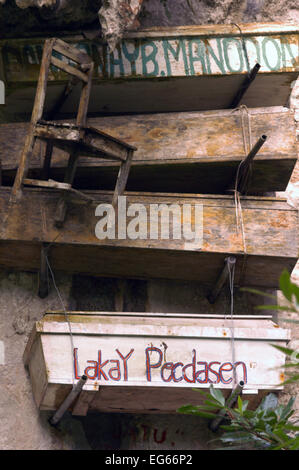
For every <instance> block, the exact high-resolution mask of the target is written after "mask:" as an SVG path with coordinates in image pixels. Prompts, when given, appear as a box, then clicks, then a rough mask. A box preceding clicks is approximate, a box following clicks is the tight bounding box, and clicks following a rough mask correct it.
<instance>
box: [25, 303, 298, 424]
mask: <svg viewBox="0 0 299 470" xmlns="http://www.w3.org/2000/svg"><path fill="white" fill-rule="evenodd" d="M67 317H68V318H67V319H66V314H65V313H64V312H49V313H47V314H45V316H44V317H43V318H42V320H41V321H38V322H37V323H36V324H35V327H34V329H33V331H32V334H31V337H30V339H29V342H28V344H27V347H26V350H25V353H24V362H25V365H26V366H27V367H28V368H29V373H30V378H31V382H32V388H33V394H34V398H35V401H36V404H37V406H38V408H39V409H40V410H56V409H57V408H59V407H60V405H61V404H62V402H63V401H64V400H65V398H66V397H67V396H68V395H69V393H70V391H71V389H72V385H73V383H76V382H78V380H79V378H80V377H81V376H82V375H86V376H87V382H86V383H85V385H84V386H83V390H82V391H81V394H80V395H79V397H78V399H77V401H76V402H75V403H73V404H72V407H71V409H72V412H73V414H81V415H84V414H86V413H87V411H88V410H90V411H101V412H139V413H157V412H162V413H170V412H176V410H177V409H178V408H179V407H180V406H182V405H184V404H187V403H193V404H199V403H201V401H202V397H201V395H200V394H199V393H197V392H196V391H194V388H199V389H208V387H210V385H211V384H213V386H214V387H215V388H220V389H222V390H223V391H224V394H225V395H226V396H228V395H229V394H230V392H231V391H232V389H233V388H234V387H235V384H236V382H237V383H238V384H239V383H241V384H243V393H244V395H245V396H246V398H249V399H250V400H251V405H256V404H257V403H258V402H259V401H260V400H261V398H262V397H263V396H264V394H265V393H267V392H269V391H274V390H281V389H282V388H283V387H282V385H280V384H281V383H282V382H283V381H284V370H283V366H284V363H285V355H284V354H283V353H282V352H280V351H278V350H277V349H276V348H274V347H273V345H278V346H286V344H287V341H288V340H289V334H290V332H289V330H285V329H282V328H280V327H279V326H278V325H277V324H275V323H273V322H272V321H271V317H265V316H246V315H244V316H237V317H234V319H233V320H232V319H230V318H226V317H224V316H221V315H214V316H208V315H196V314H188V315H186V314H159V313H157V314H152V313H146V314H144V313H128V312H127V313H113V312H108V313H107V312H69V313H68V314H67ZM70 331H71V333H72V336H71V335H70ZM232 335H233V337H234V341H233V342H232ZM247 395H248V396H247ZM250 397H251V398H250Z"/></svg>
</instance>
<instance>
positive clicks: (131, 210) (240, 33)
mask: <svg viewBox="0 0 299 470" xmlns="http://www.w3.org/2000/svg"><path fill="white" fill-rule="evenodd" d="M70 40H71V41H72V42H76V41H77V43H79V47H81V48H83V49H84V50H86V51H87V52H88V53H89V54H90V55H91V56H92V57H93V58H94V61H95V63H96V67H95V76H94V86H93V95H92V97H91V102H90V109H89V111H90V116H91V118H90V122H89V124H91V125H92V126H94V127H98V128H100V129H101V130H102V131H104V132H107V133H109V134H112V135H114V136H115V137H116V138H122V139H124V140H126V141H128V143H131V144H133V145H135V146H136V147H138V151H137V152H136V158H135V160H134V162H133V166H132V172H131V175H130V179H129V182H128V188H127V189H129V191H128V192H127V193H126V194H125V196H123V197H122V199H121V201H119V204H118V208H117V209H116V211H115V208H113V207H111V204H110V203H111V198H112V192H111V191H109V190H110V189H111V188H112V186H113V182H114V179H115V177H116V174H117V166H116V165H115V163H114V162H111V161H109V160H108V161H107V162H106V163H105V164H99V163H98V162H97V161H90V162H89V163H87V161H86V159H85V158H84V155H82V156H81V158H80V163H79V167H78V177H77V180H76V183H75V184H76V185H77V187H78V188H81V189H83V191H85V192H86V194H88V195H89V196H90V197H91V198H92V199H93V202H92V203H90V204H79V203H78V200H76V199H71V198H70V199H69V201H68V213H67V219H66V222H65V224H64V226H63V228H61V229H59V230H58V229H56V228H55V227H54V224H53V220H54V212H55V208H56V205H57V202H58V199H59V197H60V193H59V191H56V190H51V191H50V190H47V189H41V188H36V189H32V188H31V189H24V190H23V194H22V197H21V199H20V200H19V201H17V202H14V203H13V204H10V203H9V196H10V188H9V187H4V186H2V187H1V188H0V195H1V197H0V201H1V202H0V216H1V217H2V219H3V224H2V227H1V232H0V240H1V242H0V265H1V266H5V267H9V268H12V267H14V268H17V269H22V270H35V271H39V270H40V269H41V267H42V265H43V268H45V259H44V258H43V256H44V253H45V250H46V253H47V257H48V258H47V260H48V262H49V263H50V265H51V267H52V268H53V270H54V271H55V272H56V271H59V270H62V271H67V272H70V273H81V274H89V275H96V276H105V277H117V278H121V277H127V278H137V279H148V278H158V279H163V278H166V279H175V280H190V281H191V280H192V281H197V282H199V283H201V284H209V286H211V285H212V286H213V285H214V284H215V282H216V280H217V278H218V275H219V273H220V272H221V270H222V269H223V266H224V264H225V260H226V259H227V257H228V256H232V255H233V256H234V257H235V258H236V260H237V262H236V271H235V284H236V285H238V286H259V287H262V288H275V287H277V284H278V279H279V276H280V274H281V272H282V270H283V269H287V270H289V271H291V270H292V269H293V267H294V266H295V264H296V261H297V256H298V243H297V229H298V214H297V211H296V210H295V209H294V208H292V207H290V206H289V205H288V204H287V203H286V201H285V200H283V199H278V198H270V197H258V196H255V195H254V194H255V193H257V194H263V193H265V192H268V191H278V190H284V189H285V188H286V186H287V183H288V180H289V178H290V175H291V172H292V170H293V167H294V165H295V162H296V158H297V154H296V142H295V128H294V116H293V114H292V112H291V111H289V110H288V109H287V108H285V107H284V106H285V105H286V104H287V102H288V99H289V95H290V91H291V85H292V83H293V82H294V81H295V80H296V79H297V76H298V70H299V69H298V28H296V27H291V26H287V27H286V26H283V25H278V24H275V25H269V24H268V25H254V26H253V25H241V28H238V27H237V26H231V25H225V26H213V27H210V26H200V27H183V28H175V29H164V30H163V29H159V30H149V31H141V32H138V33H130V34H129V35H127V37H126V38H125V39H124V40H123V41H122V43H121V44H120V45H119V46H118V47H117V49H116V51H115V52H114V53H108V52H107V48H106V47H105V46H104V45H102V44H100V43H97V44H94V43H92V42H88V41H81V38H72V39H71V38H70ZM80 43H81V44H80ZM41 49H42V41H41V40H40V39H28V40H25V41H24V40H21V41H16V42H15V43H10V44H8V43H4V44H3V48H2V59H3V63H4V64H6V66H5V70H6V84H7V86H8V89H9V95H8V102H7V104H8V110H9V112H7V113H6V116H7V120H10V121H20V120H21V119H22V118H23V119H26V116H28V115H30V103H32V97H33V94H34V90H35V85H36V80H37V76H38V71H39V63H40V55H41V54H40V52H41ZM257 62H258V63H259V64H260V70H259V72H258V74H257V76H256V77H255V80H254V81H253V82H252V83H251V85H250V87H249V88H248V89H247V91H246V93H245V94H244V95H242V92H243V91H244V89H245V85H246V82H247V84H248V79H249V75H248V74H250V71H251V70H253V69H254V66H255V65H256V63H257ZM51 79H52V80H51V81H52V83H51V86H49V98H50V99H49V101H48V108H47V110H48V111H49V112H51V111H52V113H53V110H55V112H56V113H57V114H58V118H59V117H61V118H64V117H65V116H72V114H73V112H74V102H75V98H76V97H77V96H78V90H77V89H76V87H74V88H73V90H72V92H71V93H70V94H69V90H68V95H67V99H64V98H66V93H65V90H66V88H65V85H66V82H65V76H64V75H63V74H60V73H59V72H58V71H57V70H55V68H54V69H52V74H51ZM238 97H239V98H240V99H239V100H236V98H238ZM20 99H21V100H22V101H21V102H20V101H18V100H20ZM59 103H60V105H61V106H60V108H59V109H58V106H57V105H58V104H59ZM236 103H238V108H236V106H237V105H236ZM245 105H246V106H245ZM270 106H271V108H270ZM273 106H279V108H276V107H275V108H274V107H273ZM225 108H233V109H226V110H225ZM204 110H213V111H205V112H203V111H204ZM220 110H221V111H220ZM122 113H125V114H126V115H125V116H124V115H121V114H122ZM132 113H134V114H132ZM136 113H139V114H136ZM140 113H143V114H142V115H141V114H140ZM146 113H155V114H146ZM103 114H105V116H103ZM92 115H95V116H94V117H92ZM58 118H57V119H58ZM15 129H18V132H17V135H18V137H17V139H15V138H12V139H11V142H9V144H8V146H7V152H6V154H5V155H4V157H3V180H4V182H5V184H10V183H11V181H12V179H13V176H14V174H15V170H16V167H17V161H16V158H15V155H16V149H17V148H18V147H19V148H21V147H22V141H23V139H24V134H26V125H25V124H20V123H13V125H12V124H5V126H3V129H2V131H3V133H2V135H3V136H5V137H4V139H6V140H8V139H7V138H8V136H9V135H12V136H13V137H14V135H15ZM262 135H263V136H264V135H266V136H267V141H266V143H265V145H264V146H263V147H262V149H261V150H260V152H259V153H258V155H257V156H256V158H255V160H254V165H253V168H252V173H251V179H250V186H249V190H248V192H249V193H251V195H247V196H241V197H240V199H239V198H238V196H237V195H235V197H234V196H232V195H228V193H226V192H227V191H228V190H231V189H234V188H235V182H236V173H237V169H238V168H239V165H240V163H241V162H242V161H243V160H244V158H245V157H246V155H247V154H248V151H249V150H250V148H251V147H252V146H253V145H254V143H255V142H256V140H257V139H259V138H260V137H261V136H262ZM2 139H3V138H1V140H2ZM43 152H44V144H43V143H41V144H40V145H39V146H37V147H36V148H35V153H34V155H33V158H32V161H31V164H30V167H29V173H30V176H39V175H40V173H41V160H40V157H41V155H42V153H43ZM65 166H66V159H65V155H64V154H63V152H61V151H57V152H56V154H55V157H54V160H53V168H52V174H51V177H53V178H56V177H58V178H63V171H64V168H65ZM146 191H148V192H146ZM81 202H82V201H81ZM120 206H121V207H120ZM153 207H155V208H156V210H157V212H156V214H157V213H158V216H157V218H155V219H154V221H155V223H157V226H156V227H155V230H154V236H152V234H153V232H152V229H153V227H152V222H153V220H151V218H150V216H151V214H152V212H151V209H152V208H153ZM105 210H106V212H107V214H108V213H109V214H110V210H111V213H112V214H113V216H112V222H113V223H110V222H111V220H108V219H107V220H106V221H105V220H104V222H105V223H104V222H103V218H102V219H101V217H102V216H103V214H104V212H105ZM185 210H186V212H185ZM182 221H183V225H182ZM114 222H115V223H114ZM197 222H199V224H198V226H196V223H197ZM163 227H164V228H163ZM165 227H166V228H167V229H168V231H167V230H166V236H164V235H165ZM186 227H188V228H189V231H188V236H186V233H185V231H184V229H185V228H186ZM182 228H183V230H182ZM195 228H196V230H195ZM178 229H179V230H178ZM190 234H191V238H190V237H189V236H190ZM162 235H163V236H162ZM179 235H180V236H179ZM192 235H194V237H193V238H192ZM66 320H68V321H66ZM232 329H233V330H232ZM70 331H71V332H72V335H73V336H72V339H73V340H74V344H72V342H71V341H70V340H71V335H70ZM232 331H234V345H233V343H232V338H233V334H232ZM288 339H289V333H288V332H286V331H285V330H282V329H280V328H278V326H277V325H275V324H273V323H272V322H271V321H270V319H265V318H264V317H254V318H247V317H245V316H243V317H242V318H234V324H232V323H231V319H230V320H228V319H227V318H224V317H220V316H218V317H217V318H216V317H213V318H208V317H203V316H200V315H191V316H190V315H189V316H188V315H184V314H177V315H162V314H161V315H153V314H151V313H146V314H132V313H118V314H115V313H111V312H110V313H107V312H94V313H88V312H64V313H63V314H61V312H54V313H49V314H46V315H45V317H44V319H43V320H42V321H40V322H37V324H36V327H35V329H34V331H33V334H32V337H31V339H30V341H29V343H28V346H27V349H26V352H25V357H24V360H25V364H26V365H27V366H28V367H29V371H30V375H31V379H32V384H33V392H34V396H35V399H36V403H37V405H38V407H39V408H40V409H57V408H58V407H59V406H60V405H61V403H62V402H63V400H64V399H65V398H66V397H67V396H68V394H69V392H70V391H71V389H72V382H73V380H74V381H76V380H78V379H79V377H80V376H81V375H82V374H85V375H86V376H87V378H88V382H87V384H86V385H85V386H84V387H85V388H83V391H82V392H81V394H80V397H79V399H78V401H77V402H76V403H75V405H74V407H73V409H72V411H73V413H74V414H85V413H86V412H87V411H88V409H92V410H96V411H117V412H120V411H125V412H174V411H176V409H177V408H178V406H180V405H181V404H183V403H186V400H187V401H189V400H191V399H192V401H193V400H194V403H199V402H200V401H201V398H199V394H197V395H196V394H194V392H193V390H192V387H194V386H195V387H205V388H207V387H209V385H210V384H211V383H214V384H215V386H216V387H219V388H222V389H223V390H224V391H225V393H226V394H228V393H229V390H231V389H232V387H233V386H234V385H235V383H234V381H233V377H232V375H230V373H232V372H233V371H235V370H236V369H237V368H238V372H240V373H241V375H240V376H239V377H238V380H240V381H243V382H244V384H245V391H246V392H247V393H249V392H252V391H258V392H259V393H258V395H257V396H258V399H260V398H261V395H262V394H263V393H266V392H267V391H268V390H274V389H281V385H277V384H280V383H281V382H282V381H283V374H282V367H283V364H284V356H283V355H282V353H280V352H278V351H276V350H273V348H270V346H269V342H270V341H271V342H272V341H274V342H277V343H278V344H279V345H281V346H283V345H285V344H286V342H287V340H288ZM128 345H130V347H129V348H128ZM234 346H235V347H236V350H235V352H236V358H237V362H234V361H233V360H232V356H233V348H234ZM269 348H270V349H269ZM260 358H262V360H261V359H260ZM108 363H109V364H108ZM110 363H111V364H110ZM215 365H218V366H219V367H218V368H217V367H216V368H215ZM197 366H202V369H200V370H199V369H197ZM213 366H214V367H213ZM276 367H278V369H277V368H276ZM270 369H271V372H270ZM72 375H73V377H72ZM188 398H189V400H188Z"/></svg>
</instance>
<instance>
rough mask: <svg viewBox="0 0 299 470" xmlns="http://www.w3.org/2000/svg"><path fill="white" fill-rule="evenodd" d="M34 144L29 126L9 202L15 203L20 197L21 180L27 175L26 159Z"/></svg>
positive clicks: (31, 129)
mask: <svg viewBox="0 0 299 470" xmlns="http://www.w3.org/2000/svg"><path fill="white" fill-rule="evenodd" d="M34 144H35V136H34V133H33V125H32V124H30V129H29V132H28V134H27V138H26V141H25V145H24V149H23V152H22V155H21V159H20V163H19V166H18V171H17V174H16V177H15V181H14V184H13V187H12V190H11V195H10V202H16V201H17V200H18V199H19V198H20V197H21V194H22V183H23V179H24V178H25V177H26V174H27V166H28V165H27V159H28V158H29V157H30V155H31V154H32V152H33V147H34Z"/></svg>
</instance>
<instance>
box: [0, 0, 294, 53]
mask: <svg viewBox="0 0 299 470" xmlns="http://www.w3.org/2000/svg"><path fill="white" fill-rule="evenodd" d="M256 21H259V22H265V21H283V22H286V21H292V22H296V23H298V22H299V7H298V1H297V0H0V37H1V36H2V37H6V36H9V37H16V36H20V35H25V36H28V35H33V34H36V35H37V34H40V33H42V34H45V35H47V34H50V33H54V32H55V33H56V32H57V31H60V32H62V31H63V30H65V31H72V32H74V31H76V32H77V33H78V32H80V31H82V30H90V29H93V30H94V32H95V33H94V34H95V35H97V34H99V35H102V36H103V38H104V39H106V40H107V42H108V44H109V46H110V49H111V50H112V49H114V48H115V46H116V44H117V42H118V41H119V40H120V39H121V37H122V35H123V34H124V32H125V31H127V30H130V29H138V28H139V27H141V28H144V27H151V26H179V25H188V24H207V23H214V24H218V23H232V22H237V23H248V22H249V23H250V22H256Z"/></svg>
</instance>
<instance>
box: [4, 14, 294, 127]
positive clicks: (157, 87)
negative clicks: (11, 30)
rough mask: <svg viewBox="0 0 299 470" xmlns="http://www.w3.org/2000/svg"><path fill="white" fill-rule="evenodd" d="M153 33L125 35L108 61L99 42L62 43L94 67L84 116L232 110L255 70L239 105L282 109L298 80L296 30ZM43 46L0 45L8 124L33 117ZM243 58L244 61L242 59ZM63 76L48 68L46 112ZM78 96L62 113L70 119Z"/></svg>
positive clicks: (26, 42)
mask: <svg viewBox="0 0 299 470" xmlns="http://www.w3.org/2000/svg"><path fill="white" fill-rule="evenodd" d="M240 28H241V31H242V35H243V38H244V42H243V40H242V36H241V34H240V30H239V29H238V27H237V26H235V25H229V24H226V25H201V26H181V27H172V28H153V29H148V30H144V31H138V32H130V33H128V34H127V35H126V36H125V38H124V39H123V41H122V42H121V44H120V45H119V46H118V47H117V48H116V50H115V51H114V52H113V53H109V52H108V49H107V46H106V45H104V44H101V42H100V41H99V40H97V41H94V42H93V41H92V40H87V39H83V38H82V36H74V37H69V38H68V37H64V38H63V39H64V40H66V41H70V42H71V43H74V44H77V45H78V47H79V48H81V49H83V50H84V51H86V52H87V53H88V54H89V55H90V56H91V57H92V58H93V60H94V62H95V72H94V80H93V89H92V94H91V100H90V107H89V112H90V113H91V114H96V115H99V114H101V113H104V114H111V113H112V114H114V113H130V112H135V113H136V112H137V113H141V112H165V111H192V110H206V109H225V108H229V107H231V106H234V105H235V103H236V102H238V100H237V101H235V98H236V96H238V95H239V93H240V91H242V90H243V89H244V85H245V84H246V81H247V74H248V72H249V71H250V70H252V69H253V67H254V66H255V64H256V63H257V62H258V63H259V64H260V65H261V68H260V70H259V72H258V74H257V76H256V78H255V80H254V81H253V83H252V84H251V86H250V87H249V88H248V90H247V91H246V93H245V94H244V96H243V98H242V100H241V101H240V103H243V104H246V105H247V106H248V107H257V106H276V105H278V106H281V105H283V106H284V105H285V104H286V103H287V101H288V98H289V95H290V90H291V88H290V87H291V84H292V82H293V81H294V80H296V78H297V76H298V26H296V25H284V24H281V23H257V24H256V23H255V24H243V25H240ZM43 43H44V38H28V39H27V38H22V39H6V40H2V41H1V42H0V47H1V60H2V63H3V67H2V70H3V78H2V77H0V78H2V79H3V80H4V82H5V84H6V105H7V106H6V109H5V115H6V119H8V120H12V121H15V120H27V117H28V116H29V115H30V114H31V109H32V103H33V99H34V95H35V89H36V83H37V79H38V74H39V68H40V62H41V55H42V48H43ZM245 51H247V53H246V52H245ZM65 80H66V76H65V75H64V74H63V73H61V72H60V71H58V69H55V68H53V69H52V73H51V74H50V86H49V93H48V98H49V99H48V104H47V108H46V109H47V110H51V109H53V107H54V106H55V103H57V102H58V100H59V98H60V96H61V93H63V90H64V87H65ZM78 94H79V90H78V89H77V88H74V90H73V92H72V93H71V95H70V96H68V99H67V100H66V101H65V103H64V105H63V106H62V108H61V109H60V112H61V114H64V115H68V114H73V113H74V112H75V110H76V109H77V105H76V104H75V103H76V100H77V98H78Z"/></svg>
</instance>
